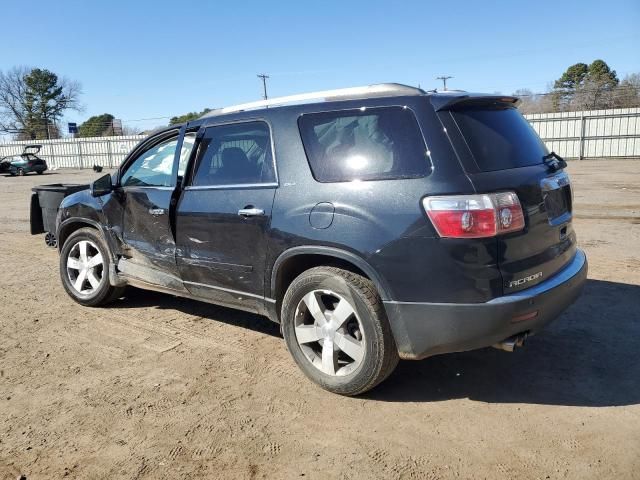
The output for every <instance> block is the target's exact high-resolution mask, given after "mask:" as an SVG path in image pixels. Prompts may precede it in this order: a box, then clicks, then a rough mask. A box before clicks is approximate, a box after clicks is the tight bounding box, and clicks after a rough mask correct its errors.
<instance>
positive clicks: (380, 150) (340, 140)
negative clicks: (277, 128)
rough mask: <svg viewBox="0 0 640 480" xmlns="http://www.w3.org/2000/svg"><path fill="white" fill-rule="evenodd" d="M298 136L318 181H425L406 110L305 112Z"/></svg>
mask: <svg viewBox="0 0 640 480" xmlns="http://www.w3.org/2000/svg"><path fill="white" fill-rule="evenodd" d="M299 126H300V133H301V135H302V141H303V143H304V147H305V150H306V152H307V157H308V158H309V164H310V165H311V170H312V172H313V176H314V177H315V178H316V180H318V181H320V182H344V181H351V180H382V179H394V178H413V177H423V176H425V175H427V174H428V173H429V172H430V169H431V166H430V163H429V161H428V159H427V147H426V145H425V143H424V139H423V138H422V134H421V132H420V129H419V127H418V123H417V122H416V119H415V116H414V115H413V113H412V112H411V110H409V109H408V108H403V107H383V108H367V109H360V110H345V111H340V112H323V113H312V114H306V115H303V116H301V117H300V120H299Z"/></svg>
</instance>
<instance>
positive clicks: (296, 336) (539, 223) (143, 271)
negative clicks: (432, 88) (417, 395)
mask: <svg viewBox="0 0 640 480" xmlns="http://www.w3.org/2000/svg"><path fill="white" fill-rule="evenodd" d="M515 102H516V98H513V97H509V96H495V95H477V94H469V93H465V92H425V91H422V90H420V89H416V88H412V87H407V86H403V85H398V84H382V85H372V86H368V87H359V88H349V89H341V90H333V91H326V92H318V93H315V94H306V95H294V96H291V97H283V98H280V99H274V100H267V101H262V102H254V103H249V104H244V105H239V106H236V107H229V108H223V109H220V110H215V111H213V112H210V113H209V114H207V115H205V116H204V117H202V118H200V119H198V120H196V121H192V122H189V123H186V124H183V125H178V126H171V127H169V128H167V129H165V130H163V131H161V132H158V133H155V134H154V135H152V136H150V137H149V138H147V139H146V140H144V141H142V142H141V143H140V144H139V145H138V146H137V147H136V148H135V149H134V150H133V151H132V152H131V153H130V154H129V155H128V157H127V158H126V159H125V160H124V162H123V163H122V166H121V167H120V168H119V169H118V171H117V172H116V173H115V174H114V175H113V176H110V175H105V176H104V177H101V178H99V179H98V180H96V181H95V182H94V183H93V184H92V185H91V187H90V189H87V190H83V191H80V192H77V193H74V194H72V195H70V196H68V197H66V198H65V199H64V201H63V202H62V204H61V205H60V208H59V211H58V217H57V231H56V236H57V238H58V241H59V242H58V244H59V245H60V275H61V278H62V283H63V285H64V287H65V289H66V291H67V292H68V293H69V295H70V296H71V297H72V298H73V299H74V300H75V301H77V302H79V303H81V304H82V305H87V306H98V305H102V304H105V303H106V302H108V301H110V300H113V299H115V298H117V297H119V296H121V295H122V292H123V290H122V289H123V287H124V286H126V285H134V286H136V287H140V288H145V289H150V290H156V291H160V292H167V293H170V294H173V295H179V296H183V297H189V298H194V299H198V300H203V301H206V302H211V303H215V304H219V305H225V306H229V307H233V308H239V309H242V310H246V311H249V312H256V313H258V314H262V315H266V316H267V317H269V318H270V319H271V320H273V321H275V322H278V323H280V325H281V330H282V334H283V336H284V339H285V341H286V344H287V347H288V349H289V350H290V352H291V354H292V356H293V358H294V360H295V361H296V363H297V364H298V365H299V367H300V368H301V369H302V371H303V372H304V373H305V374H306V375H307V376H308V377H309V378H310V379H311V380H313V381H314V382H316V383H317V384H319V385H320V386H322V387H323V388H325V389H327V390H330V391H332V392H336V393H340V394H344V395H357V394H360V393H363V392H365V391H367V390H369V389H371V388H372V387H374V386H375V385H377V384H378V383H380V382H381V381H382V380H384V379H385V378H386V377H387V376H388V375H389V374H390V373H391V372H392V371H393V369H394V367H395V366H396V364H397V362H398V359H399V358H403V359H422V358H425V357H428V356H431V355H435V354H441V353H447V352H458V351H464V350H470V349H476V348H481V347H486V346H490V345H494V346H497V347H500V348H503V349H506V350H512V349H513V346H514V345H520V344H522V341H523V339H524V337H525V336H526V335H531V334H533V333H536V332H537V331H539V330H540V329H541V328H542V327H543V326H544V325H546V324H547V323H549V322H550V321H551V320H553V319H554V318H555V317H557V316H558V315H559V314H560V313H561V312H562V311H563V310H564V309H565V308H567V307H568V306H569V305H570V304H571V303H572V302H573V301H574V300H575V299H576V298H577V297H578V295H579V294H580V291H581V288H582V286H583V284H584V282H585V279H586V275H587V261H586V258H585V255H584V253H583V252H582V251H580V250H578V249H577V248H576V236H575V233H574V231H573V227H572V224H571V215H572V213H571V212H572V192H571V186H570V182H569V178H568V176H567V174H566V173H564V171H563V168H564V167H565V166H566V163H565V162H564V161H563V160H562V159H561V158H560V157H558V156H557V155H556V154H554V153H553V152H552V153H549V152H548V151H547V149H546V148H545V146H544V144H543V143H542V142H541V140H540V139H539V138H538V136H537V135H536V134H535V132H534V131H533V129H532V128H531V127H530V126H529V124H528V123H527V121H526V120H525V119H524V118H523V117H522V115H521V114H520V113H519V112H518V110H517V109H516V108H515V106H514V103H515Z"/></svg>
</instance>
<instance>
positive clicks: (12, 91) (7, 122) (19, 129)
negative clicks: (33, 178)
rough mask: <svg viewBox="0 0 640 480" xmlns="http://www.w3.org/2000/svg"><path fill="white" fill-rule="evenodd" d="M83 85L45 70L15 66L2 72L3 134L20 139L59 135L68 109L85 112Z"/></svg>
mask: <svg viewBox="0 0 640 480" xmlns="http://www.w3.org/2000/svg"><path fill="white" fill-rule="evenodd" d="M81 93H82V90H81V87H80V84H79V83H78V82H75V81H71V80H69V79H67V78H59V77H58V76H57V75H56V74H55V73H53V72H50V71H48V70H45V69H39V68H29V67H14V68H12V69H11V70H9V71H8V72H6V73H3V72H0V132H3V133H13V134H16V135H17V136H18V137H19V138H25V139H40V138H51V137H52V136H56V135H57V132H58V129H57V128H55V126H56V124H57V122H58V121H59V120H60V119H61V118H62V115H63V114H64V112H65V111H66V110H69V109H71V110H78V111H80V110H81V109H82V107H81V105H80V102H79V97H80V94H81Z"/></svg>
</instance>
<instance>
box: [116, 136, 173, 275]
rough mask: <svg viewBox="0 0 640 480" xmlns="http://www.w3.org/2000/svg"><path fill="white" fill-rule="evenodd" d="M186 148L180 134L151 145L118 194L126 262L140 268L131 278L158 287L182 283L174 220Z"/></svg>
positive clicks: (127, 168) (129, 165)
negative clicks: (176, 282) (178, 178)
mask: <svg viewBox="0 0 640 480" xmlns="http://www.w3.org/2000/svg"><path fill="white" fill-rule="evenodd" d="M181 145H182V142H181V141H180V137H179V132H178V131H177V130H175V131H169V132H165V133H163V134H162V135H159V136H158V138H152V139H150V140H149V142H148V145H147V146H146V147H145V146H143V148H141V149H140V150H141V151H139V152H135V153H134V154H133V156H132V158H130V159H128V161H127V162H126V164H125V165H124V167H123V169H122V171H121V175H120V179H119V184H118V187H117V191H116V192H115V194H116V195H117V197H118V198H119V201H120V204H121V208H122V226H121V228H122V230H121V232H122V233H121V234H122V240H123V245H122V247H123V254H124V255H123V256H124V259H125V260H126V262H127V264H128V265H133V267H134V268H133V269H132V270H131V272H129V271H125V273H126V274H128V275H131V276H134V277H137V278H139V279H141V280H143V281H147V282H149V283H153V284H164V283H167V282H166V281H162V279H163V278H164V279H165V280H166V279H167V275H168V276H169V277H168V278H169V279H170V278H171V277H176V278H177V277H178V275H177V268H176V263H175V251H176V243H175V239H174V236H173V229H172V223H171V215H172V208H173V206H174V204H175V200H174V198H175V196H174V194H175V189H176V183H177V173H178V162H179V161H180V157H181V155H178V154H177V152H178V151H179V150H180V148H181ZM158 274H161V275H158ZM169 283H173V282H169Z"/></svg>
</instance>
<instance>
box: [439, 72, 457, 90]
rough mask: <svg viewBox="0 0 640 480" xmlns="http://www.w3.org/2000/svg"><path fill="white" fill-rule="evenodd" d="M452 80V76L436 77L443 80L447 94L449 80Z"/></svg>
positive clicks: (443, 87) (443, 86)
mask: <svg viewBox="0 0 640 480" xmlns="http://www.w3.org/2000/svg"><path fill="white" fill-rule="evenodd" d="M450 78H453V77H452V76H451V75H443V76H441V77H436V80H442V89H443V90H444V91H445V92H446V91H447V80H449V79H450Z"/></svg>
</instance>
